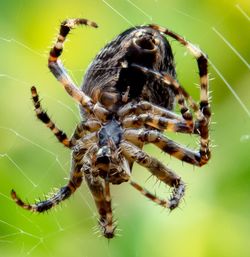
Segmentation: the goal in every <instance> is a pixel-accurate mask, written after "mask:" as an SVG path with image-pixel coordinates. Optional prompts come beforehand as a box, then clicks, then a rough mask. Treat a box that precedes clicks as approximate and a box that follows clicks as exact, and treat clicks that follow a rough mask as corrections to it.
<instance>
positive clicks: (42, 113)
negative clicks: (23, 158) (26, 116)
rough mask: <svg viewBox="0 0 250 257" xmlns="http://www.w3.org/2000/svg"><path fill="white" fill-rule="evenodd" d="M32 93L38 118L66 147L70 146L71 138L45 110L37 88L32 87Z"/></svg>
mask: <svg viewBox="0 0 250 257" xmlns="http://www.w3.org/2000/svg"><path fill="white" fill-rule="evenodd" d="M31 95H32V100H33V104H34V107H35V112H36V116H37V118H38V119H39V120H40V121H42V122H43V123H44V124H45V125H46V126H47V127H48V128H49V129H50V130H51V131H52V133H53V134H54V135H55V136H56V137H57V139H58V141H59V142H61V143H62V144H64V146H66V147H70V140H69V139H68V137H67V135H66V134H65V133H64V132H63V131H62V130H60V129H58V128H57V126H56V124H55V123H54V122H53V121H52V120H51V118H50V117H49V116H48V114H47V113H46V111H44V110H43V108H42V106H41V103H40V100H39V96H38V94H37V91H36V88H35V87H34V86H33V87H31Z"/></svg>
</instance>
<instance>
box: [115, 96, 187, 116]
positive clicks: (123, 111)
mask: <svg viewBox="0 0 250 257" xmlns="http://www.w3.org/2000/svg"><path fill="white" fill-rule="evenodd" d="M146 112H147V113H148V112H150V113H152V114H155V115H160V116H162V117H165V118H169V119H175V120H183V118H182V117H181V116H180V115H178V114H176V113H174V112H172V111H170V110H167V109H165V108H163V107H160V106H157V105H154V104H152V103H150V102H147V101H139V102H129V103H127V104H126V105H124V106H123V107H121V108H120V109H119V110H118V112H117V114H118V116H119V117H121V118H124V117H125V116H129V115H131V114H136V115H139V114H143V113H146Z"/></svg>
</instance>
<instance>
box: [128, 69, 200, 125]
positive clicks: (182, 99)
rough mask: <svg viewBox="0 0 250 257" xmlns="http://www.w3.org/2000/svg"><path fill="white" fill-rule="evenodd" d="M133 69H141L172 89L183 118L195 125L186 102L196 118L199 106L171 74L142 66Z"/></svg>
mask: <svg viewBox="0 0 250 257" xmlns="http://www.w3.org/2000/svg"><path fill="white" fill-rule="evenodd" d="M131 66H132V67H135V68H137V69H140V70H141V71H142V72H144V73H145V74H147V75H149V76H153V77H154V78H157V79H159V80H161V81H162V82H163V83H164V84H165V85H166V86H168V87H171V88H172V89H173V91H174V93H175V97H176V99H177V103H178V104H179V106H180V112H181V114H182V118H183V119H185V120H186V121H187V122H189V123H190V124H192V123H193V115H192V113H191V112H190V110H189V108H188V106H187V104H186V100H188V102H189V104H190V106H191V108H192V109H193V110H194V112H195V114H196V116H198V111H199V108H198V106H197V104H196V103H195V102H194V101H193V99H192V98H191V96H190V95H189V94H188V93H187V92H186V91H185V89H184V88H183V87H182V86H181V85H180V84H179V83H178V82H177V81H176V79H174V78H173V77H172V76H171V75H169V74H161V73H160V72H158V71H155V70H152V69H149V68H147V67H144V66H141V65H139V64H131Z"/></svg>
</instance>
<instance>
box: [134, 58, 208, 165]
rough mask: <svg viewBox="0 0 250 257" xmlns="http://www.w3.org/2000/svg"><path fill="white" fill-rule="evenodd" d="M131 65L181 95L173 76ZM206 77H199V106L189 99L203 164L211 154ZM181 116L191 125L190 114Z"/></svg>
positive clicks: (179, 87) (183, 112)
mask: <svg viewBox="0 0 250 257" xmlns="http://www.w3.org/2000/svg"><path fill="white" fill-rule="evenodd" d="M204 58H205V57H204ZM198 63H199V62H198ZM132 66H134V67H137V68H140V69H141V70H142V71H144V72H147V73H151V74H153V75H154V76H156V77H158V78H159V79H161V80H162V81H163V82H165V83H166V84H167V85H169V86H173V87H174V88H176V89H178V90H180V89H181V95H182V93H183V92H184V91H185V90H184V89H183V88H182V87H181V86H180V85H179V84H178V82H177V81H175V80H174V79H173V78H171V76H169V75H162V74H160V73H159V72H157V71H153V70H150V69H148V68H146V67H143V66H140V65H137V64H132ZM203 66H204V65H203ZM200 73H201V71H200ZM206 78H207V75H203V76H202V77H201V81H202V82H201V96H200V107H199V108H198V107H197V105H196V103H195V102H194V101H193V100H190V101H191V102H192V103H193V104H192V103H191V104H190V105H191V107H192V109H193V110H194V112H195V115H196V121H195V124H194V126H195V130H197V131H198V133H199V134H200V153H201V155H202V156H204V157H205V158H204V159H203V161H204V164H205V163H206V162H207V161H208V159H209V158H210V154H211V153H210V148H209V131H208V127H209V123H210V117H211V111H210V106H209V102H208V92H207V81H206ZM204 88H206V89H204ZM185 94H186V96H187V97H189V98H190V99H191V97H190V96H189V95H188V93H187V92H185ZM181 112H182V114H185V113H187V112H185V108H184V109H183V111H181ZM188 113H189V112H188ZM183 118H184V119H185V120H186V121H187V123H188V124H190V126H192V125H193V118H192V116H189V115H187V116H184V115H183ZM206 156H207V157H208V158H207V157H206Z"/></svg>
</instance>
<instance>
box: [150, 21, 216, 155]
mask: <svg viewBox="0 0 250 257" xmlns="http://www.w3.org/2000/svg"><path fill="white" fill-rule="evenodd" d="M149 26H150V27H151V28H153V29H155V30H158V31H159V32H161V33H164V34H165V35H168V36H170V37H172V38H174V39H176V40H177V41H178V42H179V43H180V44H182V45H183V46H185V47H186V48H187V49H188V50H189V51H190V52H191V54H192V55H193V56H194V57H195V59H196V60H197V64H198V69H199V76H200V89H201V91H200V108H199V109H200V111H201V113H202V115H201V116H200V117H199V118H198V126H199V130H200V136H201V151H204V152H205V151H206V150H207V149H208V145H209V133H208V126H209V123H210V118H211V110H210V104H209V83H208V61H207V56H206V55H205V54H204V53H203V52H202V51H201V50H200V49H199V48H198V47H196V46H195V45H193V44H191V43H190V42H188V41H187V40H185V39H184V38H183V37H181V36H180V35H178V34H176V33H175V32H173V31H170V30H168V29H166V28H163V27H160V26H158V25H154V24H152V25H149ZM207 154H210V153H209V151H208V152H207Z"/></svg>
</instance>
